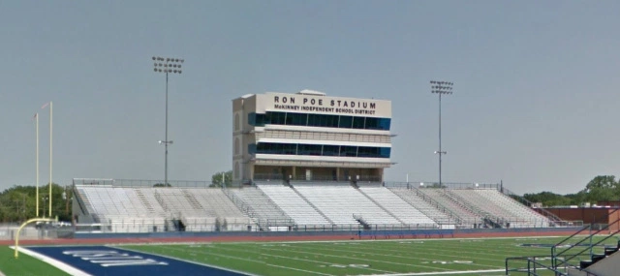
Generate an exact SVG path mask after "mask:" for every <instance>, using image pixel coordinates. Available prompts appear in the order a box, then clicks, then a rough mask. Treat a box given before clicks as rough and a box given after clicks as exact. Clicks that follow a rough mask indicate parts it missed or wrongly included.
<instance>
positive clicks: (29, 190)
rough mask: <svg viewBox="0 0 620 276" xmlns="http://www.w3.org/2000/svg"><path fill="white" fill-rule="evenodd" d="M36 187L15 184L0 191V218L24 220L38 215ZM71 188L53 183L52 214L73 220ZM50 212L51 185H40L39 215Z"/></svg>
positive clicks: (65, 219) (10, 220) (4, 219)
mask: <svg viewBox="0 0 620 276" xmlns="http://www.w3.org/2000/svg"><path fill="white" fill-rule="evenodd" d="M35 196H36V187H35V186H13V187H11V188H8V189H6V190H4V191H2V193H0V219H1V220H2V221H3V222H22V221H26V220H28V219H31V218H34V217H35V216H36V200H35ZM71 198H72V195H71V189H68V187H66V186H60V185H58V184H52V216H53V217H56V216H58V219H59V220H63V221H71ZM48 214H49V186H48V185H42V186H40V187H39V217H42V216H44V215H45V216H48Z"/></svg>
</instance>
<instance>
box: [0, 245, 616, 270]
mask: <svg viewBox="0 0 620 276" xmlns="http://www.w3.org/2000/svg"><path fill="white" fill-rule="evenodd" d="M581 238H583V237H578V238H575V242H576V241H577V239H581ZM562 239H563V237H540V238H489V239H407V240H342V241H322V242H316V241H313V242H301V241H300V242H238V243H235V242H226V243H217V242H213V243H189V244H187V243H186V244H133V245H107V246H105V247H103V246H99V248H98V249H97V250H103V252H115V253H114V254H116V255H106V256H105V258H104V257H101V256H100V259H98V260H99V262H94V261H93V260H92V258H91V260H90V263H91V264H92V263H94V264H95V265H96V266H98V270H95V273H89V274H90V275H121V274H123V275H124V274H125V273H120V272H118V271H115V272H114V273H111V270H106V269H108V267H112V265H109V264H110V262H116V261H117V259H115V257H118V256H125V257H126V258H139V259H140V260H152V261H153V260H154V261H153V262H159V263H165V264H166V265H173V262H176V261H180V262H181V263H183V262H185V263H188V264H193V265H199V266H204V267H206V268H209V269H215V270H213V271H218V270H219V271H222V272H224V271H229V272H230V271H232V272H234V273H237V274H247V275H274V276H280V275H282V276H284V275H394V276H395V275H505V272H504V268H505V259H506V257H515V256H534V255H536V256H550V252H551V251H550V247H549V246H548V245H549V244H553V243H556V242H558V241H560V240H562ZM610 243H613V242H611V241H610ZM27 248H28V249H29V250H34V251H37V252H43V254H45V252H46V251H51V249H50V248H49V247H47V248H46V247H27ZM76 248H80V247H79V246H70V247H69V246H65V247H63V246H57V247H54V249H55V250H56V249H57V251H59V252H63V253H62V254H60V253H59V254H60V257H55V256H53V255H49V256H50V258H54V259H57V260H58V259H59V258H64V259H62V262H63V263H65V264H67V265H69V266H73V267H81V266H83V264H82V263H81V262H85V261H84V260H83V259H88V258H83V257H84V256H83V255H81V256H80V255H79V253H67V252H77V251H76ZM82 248H84V249H88V250H93V249H91V248H88V247H82ZM102 248H103V249H102ZM12 254H13V251H12V250H10V249H9V248H8V247H4V248H2V250H0V257H1V258H2V260H1V261H0V271H3V273H5V274H6V275H67V274H65V273H64V272H63V271H62V270H59V269H57V268H54V267H52V266H51V265H48V264H46V263H44V262H42V261H41V260H40V258H32V257H29V256H27V255H26V254H21V255H20V258H19V259H18V260H15V259H14V258H13V256H12ZM71 254H73V257H72V258H71V257H66V256H65V255H71ZM76 254H77V257H76ZM102 256H103V255H102ZM145 256H146V257H145ZM160 257H161V258H166V260H163V259H162V260H160V259H159V258H160ZM101 260H103V261H101ZM106 260H107V261H106ZM120 262H121V263H123V261H120ZM134 263H135V262H134ZM102 264H108V266H105V265H102ZM124 264H127V263H124ZM515 265H516V266H521V265H523V263H521V264H519V263H518V262H515ZM99 266H101V267H99ZM120 266H121V265H114V268H115V269H117V268H118V267H120ZM122 266H124V267H127V268H131V269H132V271H133V272H127V275H135V273H140V271H144V272H146V270H145V269H147V267H146V266H142V267H141V266H140V265H134V266H131V265H122ZM109 269H111V268H109ZM156 269H164V267H163V265H160V266H158V267H156ZM175 269H176V270H173V271H183V270H184V268H182V267H179V268H175ZM186 269H187V268H185V272H186V273H185V275H191V273H190V274H187V272H188V271H187V270H186ZM119 271H120V270H119ZM132 273H133V274H132ZM162 273H163V270H162ZM197 275H204V274H199V273H198V272H197ZM222 275H224V274H222ZM523 275H525V274H523Z"/></svg>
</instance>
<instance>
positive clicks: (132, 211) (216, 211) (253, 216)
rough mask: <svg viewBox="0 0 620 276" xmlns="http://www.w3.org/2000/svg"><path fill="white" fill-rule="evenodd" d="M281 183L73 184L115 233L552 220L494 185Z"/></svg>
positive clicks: (93, 216)
mask: <svg viewBox="0 0 620 276" xmlns="http://www.w3.org/2000/svg"><path fill="white" fill-rule="evenodd" d="M278 182H279V181H266V182H265V183H266V184H258V185H256V186H248V187H243V188H235V189H219V188H171V187H158V188H153V187H147V188H137V187H116V186H112V185H76V186H75V194H76V195H77V197H78V198H79V204H80V208H79V210H80V212H82V213H83V215H84V216H85V217H86V219H85V220H84V221H87V222H90V221H92V222H100V223H102V224H105V225H106V227H107V228H106V230H107V231H112V232H160V231H173V230H178V229H184V231H247V230H256V229H262V230H272V231H291V230H296V229H299V228H300V227H303V228H304V229H323V230H330V229H331V230H334V229H357V227H359V226H364V227H369V226H370V227H375V228H376V229H379V228H382V229H388V228H390V227H391V228H390V229H395V227H403V228H414V227H420V228H428V227H433V228H434V227H441V228H453V227H459V228H476V227H511V228H517V227H549V226H550V221H549V219H547V218H546V217H544V216H542V215H540V214H538V213H537V212H535V211H533V210H531V209H530V208H528V207H527V206H525V205H522V204H520V203H519V202H517V201H516V200H514V199H512V198H510V197H508V196H506V195H504V194H502V193H501V192H499V191H498V190H496V189H474V188H469V189H445V188H419V189H418V188H415V187H414V188H410V187H407V188H404V187H401V188H398V187H390V188H386V187H384V186H383V183H366V184H363V185H354V184H349V183H348V182H335V181H332V182H325V183H323V184H321V182H320V181H293V182H291V183H290V184H291V185H289V186H287V185H284V184H278ZM352 185H353V186H352ZM242 208H243V210H242ZM89 219H90V220H89ZM491 219H493V221H490V220H491ZM259 226H260V227H259ZM347 227H348V228H347Z"/></svg>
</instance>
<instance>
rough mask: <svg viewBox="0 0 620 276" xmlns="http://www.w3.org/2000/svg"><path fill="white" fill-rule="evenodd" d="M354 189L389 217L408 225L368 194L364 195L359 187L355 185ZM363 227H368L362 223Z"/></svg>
mask: <svg viewBox="0 0 620 276" xmlns="http://www.w3.org/2000/svg"><path fill="white" fill-rule="evenodd" d="M353 187H354V188H355V190H356V191H358V192H359V193H361V194H362V195H364V196H365V197H366V198H368V199H369V200H370V201H372V203H374V204H375V205H377V206H379V208H381V209H383V211H385V212H386V213H387V214H388V215H390V216H392V217H393V218H394V219H396V220H397V221H398V222H400V223H402V224H403V225H407V223H405V222H404V221H402V220H401V219H400V218H398V217H397V216H396V215H394V213H392V212H390V210H388V209H387V208H385V207H383V205H381V204H379V202H377V201H376V200H374V199H373V198H372V197H371V196H369V195H367V194H366V193H364V191H362V190H360V189H359V186H357V185H355V186H353ZM357 221H359V220H357ZM360 223H361V222H360ZM362 225H363V226H364V227H366V225H364V224H363V223H362Z"/></svg>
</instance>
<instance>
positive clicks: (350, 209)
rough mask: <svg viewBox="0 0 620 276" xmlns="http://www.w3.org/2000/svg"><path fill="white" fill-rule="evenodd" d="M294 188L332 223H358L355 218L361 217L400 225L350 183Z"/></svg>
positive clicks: (373, 221) (383, 223)
mask: <svg viewBox="0 0 620 276" xmlns="http://www.w3.org/2000/svg"><path fill="white" fill-rule="evenodd" d="M294 189H296V190H297V191H298V192H299V193H300V194H301V195H302V196H303V197H305V198H306V199H308V201H310V202H311V203H312V204H313V205H314V206H316V207H317V208H318V209H319V211H320V212H321V213H323V214H324V215H325V216H327V218H329V219H330V220H331V221H333V222H334V224H337V225H352V224H354V225H359V223H360V222H359V220H358V219H356V218H362V219H363V220H364V222H365V223H367V224H369V225H402V223H401V222H400V221H399V220H398V219H396V218H395V217H393V216H392V215H390V214H389V213H387V212H386V211H385V210H383V209H382V208H381V207H379V206H377V205H376V204H375V203H374V202H373V201H371V200H370V199H368V198H367V197H365V196H364V195H363V194H362V193H360V192H359V191H358V190H357V189H355V188H353V187H351V186H350V185H321V186H318V185H297V186H295V187H294Z"/></svg>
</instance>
